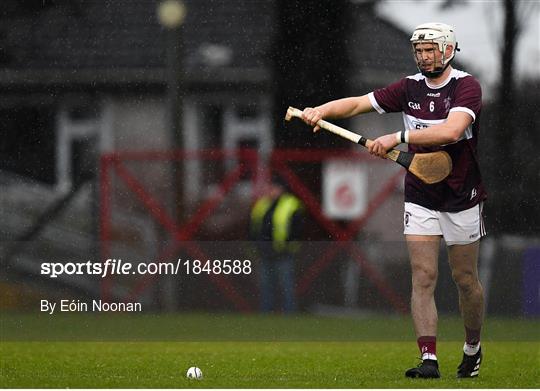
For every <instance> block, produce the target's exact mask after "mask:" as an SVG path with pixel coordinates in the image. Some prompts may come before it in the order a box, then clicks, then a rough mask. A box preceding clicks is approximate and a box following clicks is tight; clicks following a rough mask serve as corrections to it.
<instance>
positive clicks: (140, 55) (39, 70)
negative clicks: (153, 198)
mask: <svg viewBox="0 0 540 391" xmlns="http://www.w3.org/2000/svg"><path fill="white" fill-rule="evenodd" d="M160 1H161V0H3V9H2V11H1V14H0V22H1V23H0V84H4V85H6V84H7V85H13V84H15V85H32V84H46V85H47V84H65V85H70V84H77V83H79V84H88V83H90V84H99V83H102V84H109V83H116V84H118V83H139V84H143V85H147V84H149V83H150V84H152V83H154V84H158V85H163V83H164V82H165V81H166V79H167V72H166V66H167V61H168V60H167V56H168V47H170V46H169V44H170V42H171V40H170V38H171V36H170V32H169V31H167V29H166V28H165V27H163V26H161V25H160V22H159V20H158V16H157V7H158V4H159V3H160ZM183 2H184V4H185V6H186V9H187V13H186V18H185V22H184V29H183V39H182V42H183V43H184V47H183V49H182V52H183V54H184V55H183V56H182V64H183V71H184V72H185V73H186V80H189V81H190V82H195V83H197V82H202V83H204V82H220V83H233V82H234V83H243V82H252V83H265V82H268V81H270V79H271V66H272V62H271V61H270V58H271V54H272V52H271V51H272V44H273V41H274V36H275V33H276V31H275V29H276V28H277V27H276V26H277V23H276V20H275V19H276V17H277V10H276V9H275V7H276V4H277V2H276V1H275V0H249V1H246V0H183ZM348 22H349V23H350V26H351V29H350V38H349V39H348V42H347V43H346V44H347V47H348V48H349V57H350V59H351V67H352V69H351V74H352V76H351V80H350V81H351V82H353V83H361V84H365V83H366V82H375V83H380V82H382V81H383V80H389V79H394V78H395V77H396V75H403V74H406V73H410V72H412V71H414V70H415V67H414V64H413V62H412V58H411V61H405V59H406V58H407V57H404V55H405V56H407V55H408V54H409V53H410V52H409V47H408V45H407V44H408V36H407V34H406V33H404V32H403V31H401V30H399V29H398V28H396V27H395V26H394V25H392V24H391V23H389V22H386V21H384V20H382V19H380V18H379V17H377V16H376V15H375V13H374V11H373V2H370V1H368V2H360V3H358V2H357V3H356V5H355V6H354V7H353V11H352V12H351V15H349V21H348ZM314 28H316V27H314Z"/></svg>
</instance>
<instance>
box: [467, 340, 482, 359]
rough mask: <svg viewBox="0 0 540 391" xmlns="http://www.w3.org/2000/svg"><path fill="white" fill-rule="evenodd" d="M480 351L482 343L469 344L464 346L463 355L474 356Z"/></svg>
mask: <svg viewBox="0 0 540 391" xmlns="http://www.w3.org/2000/svg"><path fill="white" fill-rule="evenodd" d="M479 350H480V342H478V343H477V344H476V345H469V344H468V343H467V342H465V344H464V345H463V353H465V354H466V355H467V356H474V355H475V354H476V353H478V351H479Z"/></svg>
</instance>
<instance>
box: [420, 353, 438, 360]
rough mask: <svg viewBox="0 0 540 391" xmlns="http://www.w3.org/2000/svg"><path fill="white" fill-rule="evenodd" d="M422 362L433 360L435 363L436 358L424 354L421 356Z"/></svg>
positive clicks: (432, 355)
mask: <svg viewBox="0 0 540 391" xmlns="http://www.w3.org/2000/svg"><path fill="white" fill-rule="evenodd" d="M424 360H435V361H437V356H436V355H434V354H432V353H424V354H422V361H424Z"/></svg>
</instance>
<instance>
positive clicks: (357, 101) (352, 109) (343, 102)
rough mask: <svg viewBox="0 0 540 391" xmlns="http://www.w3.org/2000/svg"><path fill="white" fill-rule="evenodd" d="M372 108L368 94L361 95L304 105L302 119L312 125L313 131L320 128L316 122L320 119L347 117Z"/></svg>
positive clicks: (366, 111)
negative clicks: (313, 105) (312, 105)
mask: <svg viewBox="0 0 540 391" xmlns="http://www.w3.org/2000/svg"><path fill="white" fill-rule="evenodd" d="M373 110H374V108H373V106H372V105H371V102H370V101H369V98H368V96H367V95H362V96H355V97H350V98H343V99H338V100H333V101H330V102H328V103H325V104H323V105H320V106H317V107H306V108H305V109H304V111H303V113H302V119H303V120H304V122H305V123H307V124H308V125H310V126H313V127H314V128H313V131H314V132H317V131H318V130H319V129H320V127H319V126H318V125H317V122H318V121H319V120H321V119H341V118H349V117H353V116H355V115H358V114H362V113H368V112H370V111H373Z"/></svg>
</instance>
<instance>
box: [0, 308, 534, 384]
mask: <svg viewBox="0 0 540 391" xmlns="http://www.w3.org/2000/svg"><path fill="white" fill-rule="evenodd" d="M0 325H1V338H2V343H1V346H0V365H1V366H0V368H1V371H0V373H1V374H0V384H1V386H2V387H9V388H49V387H54V388H65V387H69V388H536V387H538V386H539V384H540V383H539V379H540V369H539V368H540V342H539V341H540V338H539V336H540V335H539V334H540V331H539V330H540V322H539V321H519V320H497V319H488V320H487V321H486V327H485V333H484V337H483V350H484V354H485V362H484V363H483V365H482V369H481V371H480V377H479V378H477V379H466V380H465V379H461V380H458V379H456V378H455V370H456V367H457V365H458V363H459V362H460V360H461V347H462V343H463V342H462V326H461V322H460V321H459V319H454V318H442V319H441V320H440V325H441V330H440V334H441V338H440V339H441V341H440V342H439V343H438V346H437V350H438V356H439V360H440V369H441V373H442V376H443V377H442V379H437V380H411V379H406V378H405V377H404V376H403V372H404V370H405V369H407V368H409V367H411V366H414V365H416V363H417V362H418V360H417V359H416V357H417V356H418V352H417V347H416V344H415V341H414V336H412V326H411V322H410V319H408V318H380V317H379V318H365V319H364V318H361V319H350V318H349V319H338V318H321V317H315V316H296V317H283V316H262V315H204V314H189V315H186V314H179V315H166V316H158V315H156V316H152V315H144V316H111V317H103V316H91V315H88V316H87V315H80V316H66V317H60V316H58V317H47V316H40V317H39V319H36V317H35V316H30V315H17V314H2V317H1V319H0ZM190 366H198V367H200V368H201V369H202V371H203V374H204V379H203V380H201V381H196V380H187V379H186V378H185V372H186V370H187V368H188V367H190Z"/></svg>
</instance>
